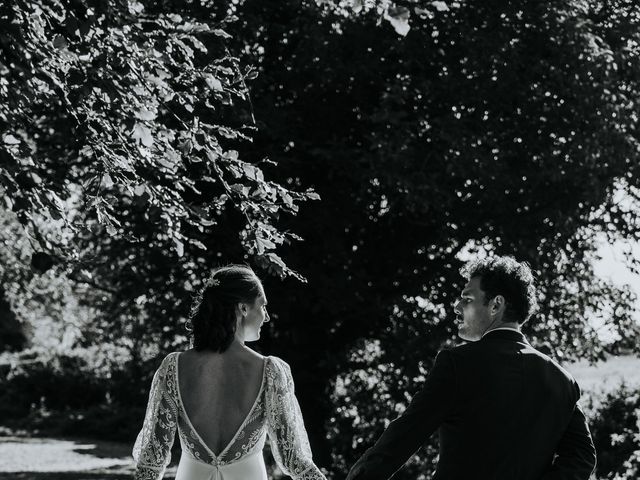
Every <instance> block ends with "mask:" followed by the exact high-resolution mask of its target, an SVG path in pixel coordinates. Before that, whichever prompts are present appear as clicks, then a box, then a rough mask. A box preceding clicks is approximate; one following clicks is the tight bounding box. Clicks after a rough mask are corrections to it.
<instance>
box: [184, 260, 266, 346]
mask: <svg viewBox="0 0 640 480" xmlns="http://www.w3.org/2000/svg"><path fill="white" fill-rule="evenodd" d="M261 293H262V284H261V283H260V279H259V278H258V277H257V276H256V274H255V273H254V271H253V270H251V268H250V267H247V266H244V265H229V266H226V267H220V268H216V269H215V270H214V271H213V272H212V273H211V276H210V277H209V279H208V280H207V282H206V283H205V287H204V288H203V289H202V290H200V292H199V293H198V295H197V296H196V298H195V301H194V303H193V307H192V308H191V315H190V322H191V332H192V334H193V348H194V349H195V350H211V351H214V352H224V351H225V350H226V349H227V348H229V346H230V345H231V343H232V342H233V339H234V337H235V333H236V306H237V305H238V303H248V304H253V303H254V302H255V301H256V298H258V296H259V295H260V294H261Z"/></svg>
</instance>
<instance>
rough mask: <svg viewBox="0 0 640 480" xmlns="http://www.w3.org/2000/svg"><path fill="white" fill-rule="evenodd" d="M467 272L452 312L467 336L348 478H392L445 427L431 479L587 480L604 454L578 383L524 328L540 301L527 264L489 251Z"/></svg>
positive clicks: (442, 357)
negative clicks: (540, 349)
mask: <svg viewBox="0 0 640 480" xmlns="http://www.w3.org/2000/svg"><path fill="white" fill-rule="evenodd" d="M462 274H463V275H464V276H465V278H466V279H467V280H468V282H467V284H466V285H465V287H464V290H463V291H462V293H461V295H460V298H459V299H458V300H457V301H456V303H455V306H454V311H455V312H456V316H457V319H458V321H459V336H460V337H461V338H462V339H463V340H467V341H468V342H469V343H467V344H465V345H462V346H459V347H456V348H453V349H451V350H442V351H441V352H440V353H439V354H438V356H437V357H436V360H435V364H434V365H433V368H432V370H431V372H430V373H429V376H428V377H427V380H426V383H425V385H424V388H423V389H422V390H421V391H420V392H419V393H418V394H416V395H415V396H414V397H413V400H412V401H411V404H410V405H409V406H408V407H407V409H406V410H405V411H404V413H403V414H402V415H400V416H399V417H398V418H396V419H395V420H394V421H393V422H391V424H390V425H389V427H388V428H387V429H386V431H385V432H384V433H383V434H382V435H381V436H380V438H379V439H378V441H377V442H376V443H375V445H374V446H373V447H371V448H370V449H369V450H367V451H366V452H365V454H364V455H363V456H362V457H361V458H360V459H359V460H358V461H357V462H356V464H355V465H354V466H353V468H352V469H351V471H350V472H349V475H348V477H347V480H373V479H376V480H377V479H381V480H382V479H387V478H389V477H391V476H392V475H393V474H394V472H396V471H397V470H398V469H399V468H400V467H401V466H402V465H403V464H404V463H405V462H406V461H407V460H408V459H409V458H410V457H411V456H412V455H413V454H414V453H415V452H416V450H417V449H418V448H419V447H420V446H421V445H422V444H423V443H424V442H425V441H426V440H427V439H428V438H429V436H431V434H432V433H433V432H434V431H435V430H437V429H439V433H440V456H439V460H438V466H437V468H436V472H435V475H434V476H433V480H552V479H553V480H561V479H567V480H568V479H571V480H587V479H588V478H589V476H590V475H591V473H592V472H593V470H594V467H595V463H596V456H595V449H594V446H593V442H592V440H591V435H590V433H589V428H588V427H587V422H586V420H585V417H584V414H583V413H582V410H581V408H580V405H579V404H578V398H579V397H580V389H579V388H578V384H577V383H576V381H575V380H574V379H573V377H572V376H571V375H570V374H569V373H568V372H567V371H566V370H564V369H563V368H561V367H560V366H559V365H558V364H556V363H555V362H554V361H553V360H551V359H550V358H549V357H547V356H546V355H544V354H542V353H540V352H538V351H537V350H536V349H534V348H533V347H532V346H531V345H530V344H529V343H528V342H527V340H526V339H525V337H524V336H523V335H522V333H521V332H520V326H521V325H522V324H523V323H524V322H525V321H526V320H527V319H528V318H529V316H530V315H531V313H532V312H533V310H534V309H535V307H536V299H535V297H536V294H535V287H534V285H533V275H532V274H531V270H530V269H529V267H528V265H527V264H526V263H519V262H517V261H515V260H514V259H513V258H511V257H491V258H486V259H482V260H476V261H473V262H471V263H469V264H467V265H466V266H465V267H464V268H463V269H462Z"/></svg>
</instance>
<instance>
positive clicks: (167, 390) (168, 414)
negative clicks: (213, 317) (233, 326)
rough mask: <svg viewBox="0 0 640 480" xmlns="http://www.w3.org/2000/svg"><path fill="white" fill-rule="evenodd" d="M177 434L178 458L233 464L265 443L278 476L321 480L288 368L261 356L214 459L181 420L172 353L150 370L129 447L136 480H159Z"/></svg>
mask: <svg viewBox="0 0 640 480" xmlns="http://www.w3.org/2000/svg"><path fill="white" fill-rule="evenodd" d="M176 430H177V431H178V435H179V437H180V443H181V446H182V450H183V455H184V454H186V455H188V456H189V457H191V458H193V459H195V460H198V461H200V462H203V463H207V464H210V465H220V466H222V465H225V464H231V463H233V462H237V461H240V460H242V459H243V458H245V457H246V456H248V455H250V454H252V453H254V452H256V451H258V450H262V448H263V447H264V444H265V441H266V438H267V437H268V438H269V441H270V443H271V451H272V452H273V456H274V458H275V460H276V463H277V464H278V466H279V467H280V469H282V471H283V472H284V473H285V474H286V475H289V476H290V477H292V478H294V479H302V480H325V477H324V475H323V474H322V473H321V472H320V470H319V469H318V467H316V466H315V464H314V463H313V460H312V456H311V448H310V447H309V441H308V438H307V432H306V430H305V428H304V423H303V420H302V414H301V412H300V407H299V405H298V401H297V399H296V397H295V393H294V384H293V378H292V376H291V370H290V369H289V365H287V363H286V362H284V361H283V360H281V359H279V358H277V357H266V361H265V366H264V373H263V379H262V385H261V387H260V392H259V393H258V396H257V397H256V400H255V403H254V404H253V407H252V408H251V410H250V411H249V414H248V415H247V417H246V418H245V420H244V422H243V423H242V425H241V426H240V428H239V429H238V431H237V432H236V434H235V436H234V437H233V438H232V439H231V441H230V442H229V444H228V445H227V446H226V447H225V448H224V450H223V451H222V452H220V454H219V455H215V454H214V453H213V452H212V451H211V450H210V449H209V448H208V447H207V445H206V444H205V443H204V442H203V441H202V439H201V438H200V435H199V434H198V432H197V431H196V430H195V429H194V428H193V425H191V422H190V420H189V417H188V416H187V414H186V412H185V409H184V406H183V404H182V399H181V397H180V389H179V388H178V353H177V352H174V353H170V354H169V355H167V357H165V359H164V360H163V361H162V364H161V365H160V367H159V368H158V370H157V371H156V373H155V375H154V377H153V382H152V383H151V391H150V393H149V403H148V405H147V411H146V415H145V419H144V424H143V427H142V430H141V431H140V433H139V434H138V438H137V440H136V443H135V446H134V448H133V458H134V460H135V462H136V473H135V479H136V480H158V479H160V478H162V476H163V474H164V470H165V468H166V466H167V465H168V464H169V461H170V460H171V447H172V445H173V441H174V438H175V432H176Z"/></svg>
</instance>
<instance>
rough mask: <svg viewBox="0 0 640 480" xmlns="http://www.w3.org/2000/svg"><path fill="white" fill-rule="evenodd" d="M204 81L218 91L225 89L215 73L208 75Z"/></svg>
mask: <svg viewBox="0 0 640 480" xmlns="http://www.w3.org/2000/svg"><path fill="white" fill-rule="evenodd" d="M204 81H205V82H207V85H208V86H209V88H211V89H212V90H215V91H216V92H222V91H223V90H224V89H223V88H222V83H221V82H220V80H218V79H217V78H216V77H214V76H213V75H207V77H206V78H205V79H204Z"/></svg>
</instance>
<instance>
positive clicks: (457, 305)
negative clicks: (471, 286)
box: [453, 300, 462, 315]
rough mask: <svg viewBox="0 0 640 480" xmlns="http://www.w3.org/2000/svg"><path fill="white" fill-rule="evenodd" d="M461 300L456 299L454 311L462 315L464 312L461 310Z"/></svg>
mask: <svg viewBox="0 0 640 480" xmlns="http://www.w3.org/2000/svg"><path fill="white" fill-rule="evenodd" d="M459 307H460V300H456V301H455V302H453V311H454V313H456V314H458V315H462V312H461V311H460V308H459Z"/></svg>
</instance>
